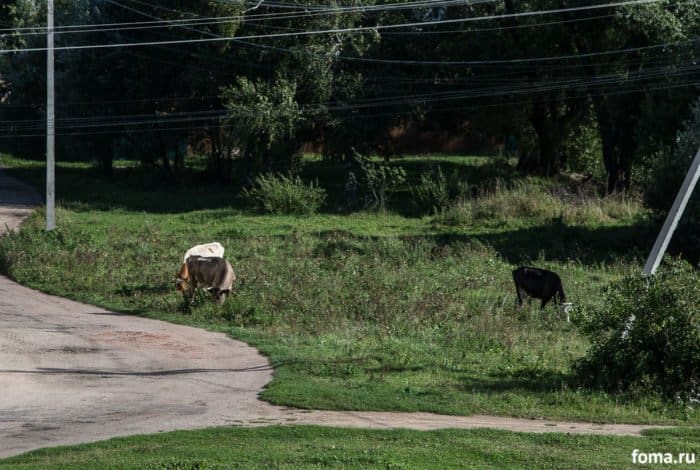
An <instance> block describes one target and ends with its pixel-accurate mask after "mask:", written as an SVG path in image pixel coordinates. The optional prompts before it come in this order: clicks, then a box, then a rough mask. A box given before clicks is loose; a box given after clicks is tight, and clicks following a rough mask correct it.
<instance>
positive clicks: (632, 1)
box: [0, 0, 663, 54]
mask: <svg viewBox="0 0 700 470" xmlns="http://www.w3.org/2000/svg"><path fill="white" fill-rule="evenodd" d="M481 1H492V0H481ZM659 1H663V0H628V1H623V2H617V3H605V4H597V5H586V6H581V7H572V8H560V9H550V10H539V11H531V12H520V13H509V14H503V15H490V16H481V17H471V18H453V19H446V20H437V21H433V22H431V23H430V24H431V25H437V24H455V23H467V22H474V21H484V20H489V21H490V20H494V19H505V18H518V17H529V16H537V15H548V14H554V13H568V12H575V11H588V10H596V9H602V8H614V7H619V6H626V5H639V4H650V3H658V2H659ZM425 25H426V23H425V22H412V23H400V24H391V25H375V26H356V27H349V28H334V29H326V30H313V31H298V32H288V33H272V34H256V35H247V36H238V37H210V38H198V39H179V40H169V41H143V42H127V43H108V44H88V45H77V46H61V47H57V48H55V49H56V50H81V49H104V48H123V47H140V46H154V45H173V44H197V43H207V42H222V41H236V40H241V39H265V38H282V37H297V36H313V35H320V34H340V33H358V32H366V31H378V30H384V29H400V28H409V27H416V26H425ZM45 50H46V48H45V47H37V48H21V49H0V54H8V53H13V52H42V51H45Z"/></svg>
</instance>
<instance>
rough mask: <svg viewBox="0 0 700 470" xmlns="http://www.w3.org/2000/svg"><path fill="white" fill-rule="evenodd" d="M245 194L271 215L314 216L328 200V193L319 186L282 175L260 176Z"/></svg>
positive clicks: (296, 177)
mask: <svg viewBox="0 0 700 470" xmlns="http://www.w3.org/2000/svg"><path fill="white" fill-rule="evenodd" d="M245 193H246V194H247V195H248V196H249V197H250V198H252V199H253V200H255V201H256V202H257V203H258V204H259V205H260V206H261V207H262V208H263V209H264V210H265V211H266V212H268V213H270V214H296V215H308V214H313V213H315V212H317V211H318V209H319V208H320V207H321V206H322V205H323V203H324V201H325V200H326V191H325V190H324V189H323V188H320V187H319V186H318V184H314V183H309V184H305V183H304V182H303V181H302V179H301V178H300V177H299V176H285V175H282V174H277V175H275V174H262V175H258V176H257V177H256V178H255V184H254V186H253V188H251V189H246V190H245Z"/></svg>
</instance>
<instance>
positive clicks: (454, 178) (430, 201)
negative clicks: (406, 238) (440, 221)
mask: <svg viewBox="0 0 700 470" xmlns="http://www.w3.org/2000/svg"><path fill="white" fill-rule="evenodd" d="M468 192H469V185H468V184H467V181H466V179H464V178H462V177H460V175H459V173H458V172H457V171H456V170H453V172H452V173H451V174H450V175H449V176H445V174H444V173H443V171H442V168H441V167H440V165H438V166H437V168H436V169H435V170H434V171H432V172H430V173H424V174H421V176H420V183H419V184H417V185H415V186H413V187H411V195H412V196H413V202H414V204H416V205H417V206H418V207H419V208H421V209H424V210H425V209H429V210H433V211H435V212H442V211H443V210H445V209H447V208H448V207H449V205H450V204H451V203H452V202H454V201H456V200H457V199H461V198H464V197H465V196H467V194H468Z"/></svg>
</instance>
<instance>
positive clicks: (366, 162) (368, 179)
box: [353, 152, 406, 210]
mask: <svg viewBox="0 0 700 470" xmlns="http://www.w3.org/2000/svg"><path fill="white" fill-rule="evenodd" d="M353 162H354V164H355V166H356V168H357V170H358V173H359V175H358V183H359V186H360V188H361V194H362V196H363V198H364V202H365V207H367V208H370V209H378V210H384V209H386V204H387V200H388V197H389V193H390V192H391V191H394V190H396V189H397V188H398V186H399V185H401V184H403V183H404V181H406V171H405V170H404V169H403V168H401V167H396V166H391V165H388V164H387V163H384V162H375V161H372V160H371V159H370V158H369V157H366V156H364V155H361V154H359V153H357V152H354V158H353Z"/></svg>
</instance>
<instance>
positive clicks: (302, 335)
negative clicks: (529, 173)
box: [0, 157, 700, 439]
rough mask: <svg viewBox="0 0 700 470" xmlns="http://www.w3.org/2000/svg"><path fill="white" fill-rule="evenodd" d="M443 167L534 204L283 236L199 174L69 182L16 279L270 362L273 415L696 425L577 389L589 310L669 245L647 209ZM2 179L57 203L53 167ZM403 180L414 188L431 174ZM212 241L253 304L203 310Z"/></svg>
mask: <svg viewBox="0 0 700 470" xmlns="http://www.w3.org/2000/svg"><path fill="white" fill-rule="evenodd" d="M440 163H441V165H451V166H449V167H446V168H449V169H456V170H457V171H462V172H463V173H464V175H465V177H466V178H467V179H468V180H470V181H474V183H475V184H476V183H479V184H484V183H487V182H488V181H489V179H490V178H491V179H493V178H495V177H498V178H500V180H499V181H502V182H512V183H517V185H516V186H515V189H512V190H511V189H508V188H506V183H498V184H496V185H495V186H494V187H496V188H497V190H496V191H495V192H491V193H488V194H487V193H483V194H482V196H477V199H475V201H474V202H473V203H472V205H471V206H470V207H469V213H468V214H469V215H468V217H467V216H460V217H462V218H457V222H454V220H453V221H452V222H449V223H447V222H445V221H444V219H442V218H440V217H437V216H435V215H434V214H431V213H430V212H426V213H422V214H421V213H418V212H416V211H415V210H414V209H412V206H411V195H410V193H409V192H408V191H407V190H403V191H400V192H399V193H398V194H397V195H396V196H397V197H396V198H395V199H394V201H393V202H392V204H391V206H390V207H389V209H388V210H387V211H385V212H362V211H360V212H355V213H351V214H346V213H342V212H340V211H338V210H336V207H335V206H334V202H333V201H337V200H339V198H340V197H341V196H339V195H338V190H337V188H336V186H334V185H329V187H328V190H329V196H330V198H329V200H330V201H331V202H329V204H328V207H327V208H325V209H324V210H323V211H322V212H321V213H320V214H317V215H314V216H308V217H296V216H272V215H262V214H260V213H258V212H256V211H255V210H254V208H252V207H250V206H249V204H248V203H247V202H246V201H245V200H244V199H243V198H242V197H241V196H240V195H239V194H237V193H235V192H234V191H232V190H231V189H229V188H227V187H225V186H218V185H193V184H191V182H192V181H199V179H202V175H201V174H200V173H198V172H197V171H195V170H188V173H187V174H186V175H185V176H184V180H185V181H184V182H181V183H171V184H168V185H164V184H162V183H160V182H159V181H158V178H157V175H154V176H152V175H150V174H148V173H146V172H143V171H141V170H139V169H138V168H136V167H133V166H128V167H124V168H117V175H116V177H115V178H114V179H113V180H107V179H104V178H101V177H99V176H98V175H97V174H96V173H95V172H94V171H93V170H91V169H90V167H89V166H87V165H84V164H60V165H59V167H58V170H57V175H58V176H57V194H58V200H59V207H58V213H57V217H58V227H59V228H58V230H56V231H54V232H51V233H46V232H44V230H43V212H42V211H37V213H36V214H35V215H34V216H32V217H31V218H30V219H29V220H28V221H27V222H26V223H25V224H24V226H23V229H22V231H21V232H20V233H19V234H16V235H8V236H5V237H3V238H2V239H0V268H1V269H2V270H3V271H4V272H7V273H9V275H11V276H12V277H13V278H15V279H17V280H18V281H19V282H21V283H23V284H26V285H29V286H31V287H34V288H38V289H41V290H43V291H47V292H50V293H53V294H57V295H62V296H66V297H70V298H73V299H77V300H81V301H85V302H89V303H93V304H97V305H101V306H104V307H107V308H110V309H114V310H118V311H122V312H128V313H133V314H135V315H143V316H147V317H151V318H159V319H164V320H168V321H172V322H177V323H186V324H190V325H195V326H200V327H204V328H209V329H213V330H218V331H224V332H226V333H228V334H230V335H231V336H232V337H234V338H237V339H242V340H244V341H246V342H248V343H250V344H253V345H255V346H256V347H258V348H260V349H261V351H262V352H263V353H265V354H266V355H267V356H268V357H269V358H270V361H271V362H272V363H273V364H274V366H275V375H274V380H273V382H272V383H271V384H270V385H269V386H268V387H267V388H266V390H265V391H264V393H263V395H262V398H263V399H265V400H268V401H270V402H272V403H275V404H281V405H288V406H294V407H301V408H319V409H337V410H397V411H418V410H420V411H430V412H436V413H446V414H461V415H468V414H474V413H479V414H497V415H506V416H517V417H529V418H543V417H545V418H548V419H568V420H586V421H596V422H624V423H664V424H677V425H683V426H688V425H691V426H696V425H698V424H699V423H700V411H698V408H697V407H692V406H688V405H687V404H683V403H676V402H670V401H666V400H663V399H661V398H660V397H657V396H655V395H650V394H648V393H645V392H643V391H636V392H629V393H625V394H608V393H604V392H602V391H598V390H589V389H585V388H582V387H581V386H580V385H579V383H578V381H577V380H576V377H575V376H574V375H573V374H572V366H573V364H575V362H576V361H577V360H578V359H580V358H581V357H583V355H584V354H585V352H586V350H587V348H588V341H587V339H586V338H585V337H583V336H582V335H581V334H580V333H579V331H578V325H579V324H580V322H581V321H582V320H583V317H584V316H585V315H586V311H587V309H591V308H595V307H596V305H600V304H601V303H602V302H603V297H602V293H603V290H604V287H605V286H606V285H607V284H608V283H609V282H610V281H612V280H614V279H617V278H619V277H620V276H622V275H624V274H625V273H629V272H637V271H639V270H640V267H641V263H642V261H643V258H644V256H645V254H646V252H647V250H648V249H649V247H650V246H651V243H652V242H653V236H654V232H653V228H652V227H650V225H649V224H648V222H647V221H646V212H645V211H644V210H643V209H642V208H641V206H640V204H639V203H638V202H635V201H633V200H632V201H630V200H617V201H616V200H611V199H606V200H603V199H596V198H583V199H581V198H578V199H577V198H572V197H569V195H570V194H574V190H573V189H571V185H570V182H567V181H566V180H560V181H555V182H548V181H542V180H537V179H525V180H520V179H519V176H518V175H517V174H516V173H515V172H514V171H513V170H512V168H510V167H509V166H508V164H507V162H492V161H490V160H488V159H483V158H475V159H470V158H464V157H459V158H458V157H455V158H452V159H451V158H443V159H442V161H441V162H440ZM0 164H3V165H5V166H10V167H12V168H13V169H12V170H10V172H11V173H12V174H15V175H16V176H19V177H21V178H24V179H25V180H27V181H31V182H34V183H35V184H36V185H37V186H38V187H41V178H42V172H43V168H42V166H41V164H40V163H31V162H30V163H27V162H23V161H20V160H16V159H12V158H9V157H3V158H2V159H0ZM396 164H398V165H406V168H407V171H408V172H409V177H413V178H415V176H416V175H417V174H419V172H420V171H422V170H423V169H424V167H425V166H426V165H429V162H426V161H425V160H421V159H417V158H413V159H405V160H403V161H399V162H397V163H396ZM314 165H316V166H314ZM321 165H322V162H310V163H309V165H308V166H307V170H306V171H307V172H309V174H310V175H311V176H312V177H313V176H314V175H319V174H321V172H322V171H325V169H324V167H322V166H321ZM314 172H316V173H314ZM322 181H327V180H325V179H324V180H322ZM494 181H495V180H494ZM499 184H502V186H499ZM322 185H323V184H322ZM499 187H500V190H499V189H498V188H499ZM192 188H194V189H192ZM334 188H336V189H334ZM334 191H335V192H334ZM341 191H342V190H341ZM499 191H500V192H499ZM557 191H559V192H563V193H565V194H564V195H562V196H557V198H558V199H552V198H551V197H549V196H548V197H549V198H544V197H540V196H541V195H542V194H545V192H546V194H550V193H551V194H558V193H557ZM543 201H544V202H543ZM557 201H559V202H557ZM210 241H219V242H221V243H222V244H223V245H224V246H225V247H226V257H227V258H228V259H229V260H230V261H231V264H232V265H233V267H234V269H235V271H236V273H237V275H238V278H239V280H238V282H237V283H236V284H235V285H234V288H235V293H234V294H233V295H232V296H231V297H230V298H229V299H228V300H227V301H226V303H225V304H224V305H223V306H218V305H215V304H213V303H212V302H211V301H210V300H209V299H208V298H206V297H205V296H203V295H202V296H200V297H198V298H197V302H196V304H195V306H194V307H193V308H188V306H187V305H186V304H185V303H183V300H182V297H181V296H180V295H179V294H178V293H177V292H176V291H175V289H174V278H175V274H176V272H177V270H178V267H179V263H181V261H182V255H183V253H184V252H185V251H186V249H187V248H189V247H190V246H192V245H194V244H198V243H203V242H210ZM520 264H535V265H538V266H542V267H546V268H550V269H554V270H556V271H557V272H559V273H560V275H561V277H562V279H563V280H564V285H565V288H566V291H567V295H568V297H569V298H570V300H571V301H573V302H574V303H575V304H576V309H575V311H574V312H573V314H572V323H566V322H565V321H563V319H562V317H561V316H560V315H559V314H558V313H557V311H556V309H555V308H554V307H549V308H548V309H546V310H545V311H544V312H542V311H540V310H539V309H538V306H539V305H538V304H537V303H536V302H533V303H532V304H531V305H529V306H528V307H526V308H525V309H522V310H521V309H518V308H516V306H515V290H514V286H513V282H512V278H511V271H512V270H513V269H514V268H515V267H516V266H518V265H520ZM241 432H242V433H244V431H241ZM245 432H248V431H245ZM250 432H251V433H252V432H253V431H250ZM256 432H258V431H256ZM259 432H263V431H259ZM269 432H273V431H269ZM333 432H341V431H333ZM464 435H465V436H466V435H468V434H464ZM696 437H697V436H696ZM509 439H510V438H509ZM513 439H515V438H513Z"/></svg>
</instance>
